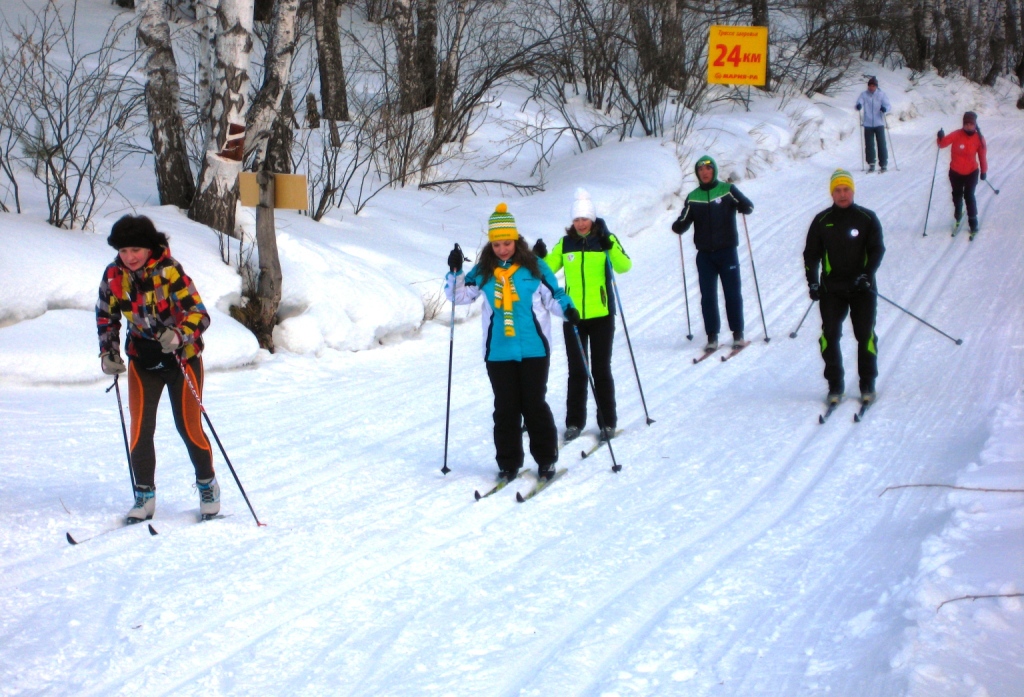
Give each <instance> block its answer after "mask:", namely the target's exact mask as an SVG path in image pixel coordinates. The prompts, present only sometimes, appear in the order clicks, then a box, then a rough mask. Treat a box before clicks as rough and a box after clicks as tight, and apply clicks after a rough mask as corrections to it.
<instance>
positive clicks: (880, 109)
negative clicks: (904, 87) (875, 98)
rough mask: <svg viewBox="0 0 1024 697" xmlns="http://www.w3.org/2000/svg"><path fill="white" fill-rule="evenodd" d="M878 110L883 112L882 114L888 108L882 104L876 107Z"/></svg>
mask: <svg viewBox="0 0 1024 697" xmlns="http://www.w3.org/2000/svg"><path fill="white" fill-rule="evenodd" d="M878 110H879V111H880V112H882V113H883V114H884V113H885V112H886V111H888V109H886V108H885V107H884V106H880V107H878Z"/></svg>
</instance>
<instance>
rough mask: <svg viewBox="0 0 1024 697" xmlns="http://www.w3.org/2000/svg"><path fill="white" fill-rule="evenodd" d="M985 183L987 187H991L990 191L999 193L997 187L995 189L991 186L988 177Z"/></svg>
mask: <svg viewBox="0 0 1024 697" xmlns="http://www.w3.org/2000/svg"><path fill="white" fill-rule="evenodd" d="M985 183H986V184H988V188H990V189H992V191H995V192H996V196H998V195H999V189H997V188H996V187H994V186H992V182H990V181H989V180H988V179H986V180H985Z"/></svg>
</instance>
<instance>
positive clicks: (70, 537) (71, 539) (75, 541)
mask: <svg viewBox="0 0 1024 697" xmlns="http://www.w3.org/2000/svg"><path fill="white" fill-rule="evenodd" d="M227 517H228V516H226V515H224V514H220V513H218V514H217V515H213V516H211V515H200V516H199V519H198V520H197V521H196V522H197V523H204V522H206V521H208V520H217V519H218V518H227ZM139 522H140V523H141V522H145V521H139ZM135 525H137V523H128V522H127V521H125V522H123V523H122V524H121V525H118V526H117V527H116V528H109V529H107V530H101V531H100V532H98V533H96V534H94V535H90V536H89V537H83V538H81V539H76V538H75V537H74V536H73V535H72V534H71V533H70V532H66V533H64V536H65V537H66V538H67V540H68V544H69V545H80V544H82V543H83V542H88V541H89V540H95V539H96V538H97V537H103V536H104V535H109V534H110V533H112V532H117V531H118V530H124V529H125V528H131V527H135ZM146 527H147V528H148V530H149V534H150V535H151V536H152V535H159V534H160V533H159V532H157V530H156V528H154V527H153V524H152V523H148V522H147V523H146Z"/></svg>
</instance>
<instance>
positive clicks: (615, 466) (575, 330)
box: [572, 324, 622, 472]
mask: <svg viewBox="0 0 1024 697" xmlns="http://www.w3.org/2000/svg"><path fill="white" fill-rule="evenodd" d="M572 333H573V334H574V335H575V336H576V347H577V348H578V349H579V350H580V358H582V359H583V369H584V370H585V371H587V380H589V381H590V389H591V390H593V391H594V402H596V403H597V422H598V423H604V420H603V419H602V418H601V403H600V402H599V401H598V399H597V386H596V385H595V384H594V376H593V375H591V373H590V363H589V362H588V361H587V354H585V353H583V341H582V340H581V339H580V330H579V327H577V326H576V325H575V324H574V325H572ZM613 435H614V434H613ZM608 452H609V453H610V454H611V456H612V472H618V471H619V470H621V469H622V465H620V464H619V463H618V462H616V461H615V451H614V450H612V439H611V438H609V439H608Z"/></svg>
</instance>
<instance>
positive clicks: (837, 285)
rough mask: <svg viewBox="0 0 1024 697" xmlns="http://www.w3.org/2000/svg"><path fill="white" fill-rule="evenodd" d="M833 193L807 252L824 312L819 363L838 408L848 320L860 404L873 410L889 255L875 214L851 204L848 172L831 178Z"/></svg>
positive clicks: (814, 295)
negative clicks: (880, 278) (881, 291)
mask: <svg viewBox="0 0 1024 697" xmlns="http://www.w3.org/2000/svg"><path fill="white" fill-rule="evenodd" d="M829 192H830V193H831V194H832V206H831V207H830V208H827V209H825V210H823V211H822V212H820V213H818V214H817V215H816V216H814V220H813V221H812V222H811V227H810V229H809V230H808V231H807V244H806V245H805V246H804V268H805V270H806V272H807V286H808V290H809V291H810V296H811V300H817V301H819V305H818V307H819V309H820V310H821V339H820V345H821V357H822V359H824V361H825V379H826V380H828V397H827V399H826V401H827V402H828V404H829V405H830V406H832V405H835V404H838V403H839V402H840V401H841V400H842V398H843V393H844V392H845V391H846V390H845V382H844V372H843V354H842V352H841V351H840V349H839V338H840V337H841V336H842V333H843V320H845V319H846V315H847V314H849V315H850V320H851V321H852V322H853V335H854V337H856V339H857V370H858V373H859V374H860V395H861V401H862V402H864V403H865V404H870V403H871V402H873V401H874V400H875V378H876V377H877V376H878V337H877V336H876V335H875V310H876V308H877V305H878V296H877V295H876V290H875V288H876V286H875V273H876V272H877V271H878V267H879V265H880V264H881V263H882V256H883V255H884V254H885V245H884V244H883V242H882V224H881V223H880V222H879V221H878V216H876V215H875V214H874V212H873V211H870V210H868V209H867V208H864V207H863V206H858V205H857V204H855V203H854V202H853V192H854V185H853V175H851V174H850V173H849V172H848V171H846V170H845V169H837V170H836V171H835V172H833V173H832V179H831V181H830V182H829ZM819 266H820V267H821V277H820V278H819V276H818V268H819Z"/></svg>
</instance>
